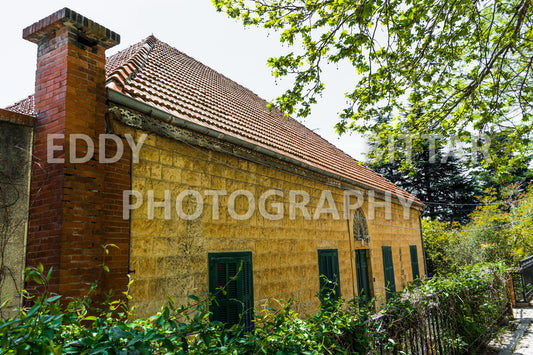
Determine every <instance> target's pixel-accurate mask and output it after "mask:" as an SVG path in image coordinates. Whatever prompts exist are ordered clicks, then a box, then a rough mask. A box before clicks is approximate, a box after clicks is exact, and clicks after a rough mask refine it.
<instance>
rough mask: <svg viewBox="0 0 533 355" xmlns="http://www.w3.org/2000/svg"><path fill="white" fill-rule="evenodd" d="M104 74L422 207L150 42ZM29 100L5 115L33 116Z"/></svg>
mask: <svg viewBox="0 0 533 355" xmlns="http://www.w3.org/2000/svg"><path fill="white" fill-rule="evenodd" d="M106 71H107V85H108V87H110V88H112V89H115V90H118V91H120V92H122V93H123V94H126V95H128V96H130V97H132V98H135V99H137V100H140V101H143V102H145V103H147V104H149V105H152V106H154V107H156V108H159V109H161V110H163V111H166V112H168V113H170V114H172V115H175V116H178V117H180V118H183V119H186V120H188V121H191V122H193V123H195V124H198V125H201V126H203V127H206V128H209V129H212V130H215V131H218V132H221V133H224V134H227V135H229V136H232V137H235V138H238V139H241V140H244V141H247V142H249V143H253V144H254V145H258V146H261V147H263V148H266V149H269V150H271V151H274V152H277V153H280V154H282V155H284V156H287V157H290V158H293V159H296V160H298V161H300V162H303V163H305V164H308V165H311V166H313V167H315V168H318V169H321V170H323V171H327V172H330V173H333V174H337V175H340V176H343V177H345V178H347V179H350V180H354V181H356V182H358V183H361V184H363V185H366V186H368V187H371V188H375V189H378V190H381V191H389V192H391V193H392V194H394V195H398V196H403V197H404V198H408V199H412V200H415V201H416V202H417V203H420V201H419V200H418V199H416V198H415V197H413V196H412V195H410V194H408V193H407V192H405V191H403V190H401V189H400V188H398V187H397V186H396V185H394V184H393V183H392V182H390V181H388V180H387V179H385V178H383V177H382V176H380V175H378V174H377V173H375V172H374V171H372V170H371V169H369V168H368V167H366V166H364V165H362V164H360V163H359V162H358V161H357V160H355V159H353V158H352V157H350V156H349V155H347V154H346V153H344V152H343V151H342V150H340V149H338V148H337V147H335V146H334V145H333V144H331V143H329V142H328V141H326V140H325V139H323V138H322V137H320V136H319V135H318V134H316V133H314V132H313V131H311V130H310V129H308V128H307V127H305V126H304V125H303V124H301V123H299V122H298V121H296V120H294V119H292V118H289V117H286V116H285V115H283V113H281V112H280V111H279V110H276V109H274V110H272V111H269V110H268V109H267V104H268V102H267V101H265V100H264V99H262V98H260V97H259V96H257V95H256V94H254V93H253V92H252V91H250V90H248V89H246V88H245V87H243V86H241V85H239V84H237V83H235V82H234V81H232V80H230V79H228V78H227V77H225V76H224V75H222V74H220V73H218V72H216V71H214V70H213V69H211V68H209V67H207V66H206V65H204V64H202V63H200V62H198V61H196V60H195V59H193V58H191V57H189V56H187V55H186V54H184V53H182V52H180V51H178V50H177V49H175V48H173V47H171V46H169V45H168V44H166V43H164V42H161V41H159V40H158V39H156V38H155V37H154V36H149V37H148V38H146V39H145V40H144V41H141V42H139V43H137V44H134V45H132V46H130V47H129V48H127V49H125V50H122V51H120V52H118V53H116V54H114V55H113V56H111V57H109V58H108V59H107V63H106ZM30 98H31V97H30ZM30 98H27V99H25V100H23V101H21V102H19V103H17V104H15V105H13V106H11V107H10V108H8V109H11V110H21V111H17V112H22V113H30V111H31V113H33V110H34V109H33V99H32V98H31V99H30ZM28 100H30V101H28ZM30 102H31V104H30Z"/></svg>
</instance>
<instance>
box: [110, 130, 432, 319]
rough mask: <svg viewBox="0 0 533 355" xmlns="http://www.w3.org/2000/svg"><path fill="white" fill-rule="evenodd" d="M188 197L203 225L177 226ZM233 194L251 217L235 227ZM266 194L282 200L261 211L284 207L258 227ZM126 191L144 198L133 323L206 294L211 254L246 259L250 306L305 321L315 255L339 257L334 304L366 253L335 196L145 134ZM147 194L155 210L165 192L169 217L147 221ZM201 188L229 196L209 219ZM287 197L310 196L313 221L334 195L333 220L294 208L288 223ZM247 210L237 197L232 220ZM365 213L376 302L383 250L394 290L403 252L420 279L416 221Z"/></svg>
mask: <svg viewBox="0 0 533 355" xmlns="http://www.w3.org/2000/svg"><path fill="white" fill-rule="evenodd" d="M120 130H121V132H118V133H121V134H124V133H130V134H133V135H134V137H135V140H136V141H138V140H139V139H140V134H141V133H145V132H142V131H134V130H133V129H130V128H125V127H124V126H121V128H120ZM187 189H192V190H196V191H198V192H199V193H201V194H202V196H203V202H204V206H203V213H202V215H201V217H200V218H198V219H194V220H190V221H187V220H184V219H181V218H179V217H178V215H177V212H176V209H175V202H176V198H177V196H178V194H179V193H180V192H182V191H184V190H187ZM241 189H242V190H248V191H251V192H252V194H253V195H254V196H255V207H256V208H255V212H254V214H253V215H252V217H251V218H250V219H247V220H242V221H239V220H236V219H233V218H231V217H230V216H229V214H228V196H229V194H231V193H232V192H233V191H236V190H241ZM270 189H280V190H282V191H285V192H284V196H283V197H282V198H279V197H270V198H269V199H268V200H267V204H266V205H267V206H268V205H269V204H270V203H271V202H275V201H282V202H283V207H284V218H283V219H281V220H268V219H265V218H264V217H262V215H261V213H260V212H259V208H258V206H259V201H258V200H259V196H260V195H261V194H262V193H264V192H265V191H267V190H270ZM132 190H137V191H139V192H140V193H141V194H142V196H143V204H142V206H141V207H140V208H138V209H135V210H132V212H131V250H130V253H131V256H130V269H131V270H134V273H132V278H133V279H134V283H133V285H132V287H131V295H132V296H133V303H134V304H136V305H137V313H138V314H139V315H151V314H154V313H155V312H157V311H158V310H160V308H161V306H162V305H163V304H165V303H166V302H167V296H172V297H173V298H174V299H175V300H176V301H177V302H178V303H185V302H187V296H188V295H193V294H194V295H201V294H202V293H204V292H206V290H207V288H208V253H211V252H237V251H251V252H252V260H253V287H254V301H255V306H256V307H260V306H261V305H262V304H264V303H265V302H266V301H267V300H268V299H269V298H278V299H289V298H294V299H296V300H297V302H298V303H297V307H298V310H299V311H300V312H302V313H307V312H312V311H313V310H315V309H316V306H317V305H318V301H317V299H316V297H315V294H316V293H317V291H318V288H319V273H318V256H317V250H318V249H338V255H339V269H340V283H341V294H342V297H344V298H346V299H350V298H352V297H353V296H354V288H355V287H354V282H355V266H354V260H353V259H354V253H353V249H354V248H362V247H368V245H365V246H362V245H361V242H360V241H354V240H353V236H352V221H351V220H350V221H349V223H347V221H346V220H345V219H344V218H342V210H343V190H342V189H340V188H337V187H332V186H329V185H326V184H323V183H319V182H315V181H312V180H310V179H308V178H304V177H300V176H296V175H294V174H290V173H286V172H282V171H280V170H277V169H274V168H271V167H267V166H264V165H261V164H258V163H254V162H251V161H246V160H243V159H240V158H237V157H234V156H232V155H230V154H226V153H220V152H215V151H212V150H209V149H207V148H194V147H192V146H190V145H187V144H184V143H181V142H179V141H176V140H171V139H168V138H162V137H160V136H157V135H155V134H153V133H152V134H149V135H148V138H146V140H145V142H144V145H143V146H142V148H141V150H140V160H139V163H137V164H136V163H132ZM150 190H153V191H154V200H155V201H156V202H157V201H162V200H163V199H164V197H165V196H164V194H165V192H164V191H165V190H169V191H170V192H171V206H172V208H171V211H170V212H171V215H170V219H166V218H165V215H164V209H163V208H155V214H154V218H153V219H150V218H149V216H148V208H147V206H148V203H147V201H148V194H149V191H150ZM206 190H226V191H228V195H226V196H220V197H219V204H218V205H219V218H218V219H216V218H213V197H212V196H206V195H205V191H206ZM290 190H305V191H307V192H308V193H309V194H310V195H311V200H310V202H309V203H308V205H307V208H308V211H309V213H310V214H311V217H313V214H314V213H315V209H316V206H317V203H318V200H319V197H320V195H321V193H322V190H330V191H332V193H333V196H334V198H335V202H336V205H337V208H338V209H339V210H340V214H341V218H340V219H339V220H334V219H333V218H332V215H331V214H322V216H321V218H320V219H318V220H314V219H311V220H306V219H304V218H303V216H302V212H301V211H300V210H296V218H295V219H294V220H291V219H290V217H289V193H288V191H290ZM133 200H135V198H133ZM247 207H248V204H247V200H246V199H245V198H244V197H243V196H241V197H239V198H237V199H236V208H235V209H236V212H237V213H241V214H243V213H245V211H246V209H247ZM326 207H327V204H326ZM368 207H369V206H368V201H367V199H366V197H365V202H364V204H363V206H362V208H363V212H364V213H365V215H366V217H367V223H368V229H369V235H370V240H371V242H370V248H371V250H370V259H369V260H370V261H371V269H372V275H371V282H372V277H373V278H374V283H373V287H374V294H375V295H376V296H377V297H378V304H380V303H381V302H383V294H384V288H383V287H384V282H383V261H382V257H381V246H382V245H388V246H392V250H393V258H394V268H395V275H396V286H397V289H401V288H402V287H403V286H405V284H406V283H407V282H408V281H410V280H412V273H411V262H410V255H409V245H417V249H418V256H419V265H420V272H421V273H422V274H423V273H424V267H423V257H422V247H421V244H420V233H419V230H418V228H419V224H418V223H419V222H418V218H419V216H418V211H416V210H414V209H411V211H410V219H404V218H403V208H402V207H401V206H400V205H399V204H395V203H393V204H392V213H391V215H392V218H391V219H389V220H387V219H385V209H384V208H376V209H375V221H373V220H371V219H370V218H369V214H368ZM187 208H188V209H187ZM183 209H184V211H185V212H186V213H192V212H193V211H195V210H196V203H195V199H193V198H189V199H188V200H187V199H186V200H185V202H184V203H183ZM268 211H270V212H272V213H273V212H275V211H276V210H275V209H273V208H270V209H268ZM352 214H353V213H352ZM396 226H400V227H396Z"/></svg>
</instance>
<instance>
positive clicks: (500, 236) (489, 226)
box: [422, 186, 533, 273]
mask: <svg viewBox="0 0 533 355" xmlns="http://www.w3.org/2000/svg"><path fill="white" fill-rule="evenodd" d="M532 216H533V187H532V186H530V187H529V189H528V190H526V191H524V192H522V193H521V194H519V195H511V197H510V198H508V199H503V200H499V199H498V198H497V192H496V191H495V190H489V191H488V194H487V196H485V197H483V198H482V199H481V200H480V205H479V206H478V207H476V209H475V210H474V211H473V212H472V213H471V214H470V216H469V217H470V222H469V223H467V224H466V225H458V224H454V225H449V224H445V223H441V222H438V221H435V220H423V221H422V230H423V234H424V243H425V248H426V254H427V263H428V269H430V270H431V272H433V273H448V272H455V270H457V268H458V267H460V266H463V265H469V264H474V263H477V262H485V261H488V262H503V263H505V264H506V265H507V266H513V267H514V266H518V261H519V260H520V259H523V258H525V257H528V256H530V255H533V219H532Z"/></svg>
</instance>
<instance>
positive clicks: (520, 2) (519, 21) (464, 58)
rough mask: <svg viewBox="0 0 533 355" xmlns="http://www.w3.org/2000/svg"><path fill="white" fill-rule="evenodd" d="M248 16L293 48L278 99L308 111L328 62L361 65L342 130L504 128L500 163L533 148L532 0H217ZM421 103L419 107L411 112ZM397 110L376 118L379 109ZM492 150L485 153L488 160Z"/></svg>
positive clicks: (471, 138)
mask: <svg viewBox="0 0 533 355" xmlns="http://www.w3.org/2000/svg"><path fill="white" fill-rule="evenodd" d="M213 3H214V4H215V6H216V7H217V9H218V10H219V11H225V12H226V13H227V14H228V15H229V16H230V17H232V18H235V19H239V20H241V21H242V22H243V23H244V24H245V25H255V26H262V27H264V28H266V29H269V30H273V31H277V32H278V33H279V35H280V41H281V42H282V43H284V44H286V45H288V48H289V50H288V53H286V54H283V55H280V56H278V57H273V58H270V59H269V61H268V64H269V65H270V66H271V67H272V70H273V75H274V76H275V77H284V76H291V77H292V78H293V80H294V82H293V86H292V88H290V89H289V90H287V91H286V92H285V93H284V94H283V95H281V96H280V97H279V98H277V99H276V101H275V102H274V104H275V105H276V106H278V107H279V108H280V109H281V110H282V111H284V112H286V113H287V114H291V115H292V114H296V115H299V116H302V117H305V116H307V115H309V113H310V111H311V105H312V104H313V103H315V102H316V100H317V97H318V96H319V95H320V94H321V93H322V92H323V91H324V83H323V79H324V78H323V77H322V76H321V74H322V69H323V67H324V65H327V64H328V63H333V64H335V63H340V62H348V63H350V64H351V66H352V67H353V70H354V72H357V78H358V79H357V80H356V81H355V82H354V87H353V88H351V89H349V90H348V92H347V93H346V99H347V106H346V107H345V108H344V109H343V110H342V112H341V115H340V121H339V122H338V123H337V125H336V127H337V130H338V131H339V132H344V131H346V130H356V131H359V132H374V133H376V134H378V135H379V136H380V137H382V138H383V137H384V136H388V135H392V136H393V137H396V136H399V135H402V134H406V133H409V134H411V133H421V134H439V135H442V136H444V137H450V136H458V137H460V139H461V140H462V141H464V142H468V143H469V144H470V147H473V148H475V147H476V146H477V144H478V142H477V139H476V138H475V137H476V135H473V134H470V133H469V132H476V133H483V134H488V135H489V137H490V135H492V134H494V135H496V134H498V133H499V132H507V133H508V134H507V137H508V140H507V142H506V144H505V145H501V146H494V147H493V146H492V145H490V147H489V149H490V153H491V158H492V160H493V163H494V164H495V166H499V167H505V166H513V165H516V164H520V163H521V162H520V160H521V156H523V155H524V154H527V153H529V152H531V149H532V147H531V136H530V132H531V130H532V119H533V109H532V104H533V85H532V84H533V80H532V75H533V74H532V73H533V6H532V4H531V0H488V1H471V0H458V1H426V0H411V1H399V0H369V1H347V0H296V1H295V0H213ZM419 109H422V110H424V112H425V113H424V114H423V115H422V116H417V115H415V114H413V113H412V112H417V110H419ZM385 116H391V117H394V119H393V120H391V121H390V122H386V123H384V122H379V121H378V120H376V118H378V117H385ZM489 161H490V159H488V158H486V157H485V162H484V163H488V162H489Z"/></svg>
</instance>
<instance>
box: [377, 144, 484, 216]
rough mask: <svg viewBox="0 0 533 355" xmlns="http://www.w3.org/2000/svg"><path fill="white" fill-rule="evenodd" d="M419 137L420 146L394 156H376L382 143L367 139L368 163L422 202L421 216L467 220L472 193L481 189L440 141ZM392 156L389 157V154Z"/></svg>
mask: <svg viewBox="0 0 533 355" xmlns="http://www.w3.org/2000/svg"><path fill="white" fill-rule="evenodd" d="M433 143H435V142H431V141H430V140H427V139H426V140H422V141H421V142H420V144H421V145H422V150H421V151H420V152H416V153H414V154H412V155H409V154H408V153H405V152H404V153H401V155H400V154H397V155H396V156H395V157H393V158H394V159H390V160H389V161H386V160H385V159H376V157H378V156H379V153H378V152H383V150H386V144H384V143H381V142H377V141H375V140H374V141H373V142H371V143H370V146H371V150H370V154H369V155H370V156H371V157H373V158H374V160H373V161H372V162H371V163H369V165H370V167H371V168H372V169H373V170H374V171H376V172H377V173H379V174H381V175H382V176H384V177H385V178H387V179H388V180H390V181H392V182H394V183H395V184H397V185H398V186H400V187H401V188H402V189H404V190H406V191H407V192H409V193H412V194H413V195H415V196H416V197H418V198H419V199H420V200H421V201H422V202H423V203H425V204H426V209H425V210H424V213H423V216H425V217H429V218H432V219H438V220H440V221H443V222H454V221H455V222H460V223H467V222H468V214H469V213H470V212H472V211H473V210H474V208H475V207H476V204H477V200H476V195H480V194H481V192H482V191H481V189H480V186H479V184H477V182H476V180H475V179H473V178H472V177H471V176H470V175H469V173H468V170H467V169H466V167H465V165H464V164H463V163H462V162H461V161H460V160H459V159H458V158H457V157H456V156H455V155H454V154H453V153H448V152H445V151H444V148H443V147H442V145H438V143H436V144H435V146H434V147H433V149H432V147H431V145H432V144H433ZM391 158H392V157H391ZM409 158H410V159H411V160H412V165H413V167H414V169H413V171H411V172H409V173H402V172H401V164H402V161H405V159H409Z"/></svg>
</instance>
